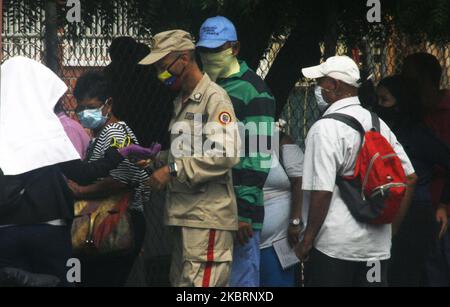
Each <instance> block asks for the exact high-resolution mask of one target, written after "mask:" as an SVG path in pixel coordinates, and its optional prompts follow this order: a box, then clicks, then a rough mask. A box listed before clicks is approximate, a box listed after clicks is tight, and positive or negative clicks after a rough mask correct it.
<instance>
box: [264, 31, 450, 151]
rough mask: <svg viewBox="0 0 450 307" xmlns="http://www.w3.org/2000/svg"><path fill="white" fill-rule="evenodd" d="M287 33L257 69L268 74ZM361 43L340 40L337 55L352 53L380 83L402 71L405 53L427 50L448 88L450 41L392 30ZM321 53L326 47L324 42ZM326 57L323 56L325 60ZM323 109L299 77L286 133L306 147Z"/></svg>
mask: <svg viewBox="0 0 450 307" xmlns="http://www.w3.org/2000/svg"><path fill="white" fill-rule="evenodd" d="M285 39H286V37H284V36H282V37H278V38H274V39H273V41H272V43H271V46H272V47H271V48H269V49H268V50H267V51H266V54H265V56H264V58H263V60H262V61H261V65H260V68H259V70H258V73H259V74H260V75H261V76H265V75H266V74H267V73H268V71H269V69H270V65H271V63H273V61H274V60H275V58H276V55H277V54H278V52H279V50H280V49H281V48H282V46H283V44H284V41H285ZM361 45H362V47H361V46H360V47H359V48H356V47H353V48H352V47H351V46H348V45H347V44H346V43H345V42H342V41H341V42H339V43H338V44H337V47H336V55H347V56H350V57H352V58H353V59H354V60H355V61H356V62H357V63H358V64H359V65H360V68H361V69H362V70H365V71H366V72H368V74H369V75H371V74H372V75H373V81H374V83H375V84H377V83H378V82H379V81H380V80H381V79H383V78H385V77H388V76H392V75H395V74H398V73H400V71H401V68H402V65H403V61H404V59H405V58H406V56H408V55H410V54H413V53H417V52H427V53H430V54H433V55H434V56H436V58H437V59H438V60H439V62H440V63H441V66H442V67H443V75H442V80H441V86H442V88H449V81H450V43H447V44H442V45H436V44H432V43H429V42H426V41H423V42H420V43H412V42H411V41H409V40H408V39H407V38H406V37H404V36H402V35H401V34H400V33H395V32H394V33H393V34H392V35H390V36H389V37H387V38H386V39H385V40H380V41H373V40H371V41H369V40H363V41H362V43H361ZM322 54H325V48H324V47H323V46H322ZM324 60H325V59H324V58H322V61H324ZM320 116H321V112H320V110H319V107H318V105H317V102H316V98H315V95H314V86H313V85H311V84H309V83H308V81H307V80H299V82H298V83H297V85H296V86H295V88H294V89H293V90H292V93H291V94H290V97H289V99H288V102H287V104H286V106H285V107H284V109H283V112H282V114H281V116H280V118H282V119H284V120H286V121H287V123H288V124H287V133H288V134H289V135H290V136H291V137H293V139H294V140H295V141H296V142H297V144H298V145H300V146H301V147H302V148H303V149H304V147H305V140H306V136H307V134H308V131H309V129H310V128H311V127H312V125H313V124H314V123H315V122H316V121H317V120H318V119H319V118H320Z"/></svg>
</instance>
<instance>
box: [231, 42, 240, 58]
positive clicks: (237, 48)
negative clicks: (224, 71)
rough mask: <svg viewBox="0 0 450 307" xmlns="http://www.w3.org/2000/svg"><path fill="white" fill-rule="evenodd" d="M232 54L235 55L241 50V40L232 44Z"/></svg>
mask: <svg viewBox="0 0 450 307" xmlns="http://www.w3.org/2000/svg"><path fill="white" fill-rule="evenodd" d="M232 48H233V55H234V56H235V57H237V56H238V55H239V52H241V42H239V41H237V42H235V43H234V44H233V47H232Z"/></svg>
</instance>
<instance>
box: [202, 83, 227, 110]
mask: <svg viewBox="0 0 450 307" xmlns="http://www.w3.org/2000/svg"><path fill="white" fill-rule="evenodd" d="M206 95H207V97H206V98H207V100H208V104H213V105H216V104H219V105H224V106H232V103H231V99H230V96H228V93H227V92H226V91H225V90H224V89H223V88H222V87H221V86H220V85H218V84H217V83H215V82H212V81H211V84H210V85H209V87H208V90H207V92H206Z"/></svg>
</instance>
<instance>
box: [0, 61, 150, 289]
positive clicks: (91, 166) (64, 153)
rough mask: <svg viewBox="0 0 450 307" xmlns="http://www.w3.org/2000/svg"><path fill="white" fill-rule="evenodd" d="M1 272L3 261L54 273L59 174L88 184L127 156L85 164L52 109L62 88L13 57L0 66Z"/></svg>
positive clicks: (62, 240) (59, 255)
mask: <svg viewBox="0 0 450 307" xmlns="http://www.w3.org/2000/svg"><path fill="white" fill-rule="evenodd" d="M0 77H1V92H0V94H1V95H0V99H1V100H0V270H1V269H2V268H6V267H10V268H17V269H22V270H25V271H28V272H32V273H38V274H47V275H53V276H56V277H58V278H59V279H60V280H61V282H62V283H63V284H64V283H65V279H66V270H67V268H66V263H67V261H68V259H69V258H70V256H71V236H70V224H71V221H72V219H73V215H74V213H73V195H72V193H71V191H70V190H69V188H68V186H67V183H66V178H68V179H71V180H73V181H75V182H77V183H78V184H82V185H88V184H91V183H92V182H93V181H95V180H96V179H97V178H101V177H106V176H107V175H108V174H109V171H110V170H112V169H114V168H115V167H117V165H118V164H119V163H120V162H122V161H123V160H124V158H125V157H126V156H128V155H130V154H133V155H136V154H141V155H147V157H148V156H149V155H151V152H149V151H147V150H146V149H143V148H141V147H139V146H135V145H132V146H130V147H128V148H125V149H121V150H119V151H117V150H116V149H113V148H111V149H109V150H108V151H107V152H106V154H105V158H104V159H101V160H98V161H96V162H92V163H85V162H82V161H81V160H80V156H79V154H78V153H77V151H76V150H75V148H74V146H73V145H72V143H71V141H70V140H69V138H68V136H67V135H66V133H65V131H64V129H63V126H62V125H61V123H60V121H59V119H58V117H57V115H56V114H55V113H54V112H53V109H54V106H55V105H56V103H57V101H58V99H60V98H61V96H62V95H64V93H65V92H66V90H67V86H66V85H65V84H64V82H63V81H61V79H59V78H58V77H57V76H56V75H55V74H54V73H53V72H52V71H51V70H49V69H48V68H47V67H45V66H44V65H42V64H40V63H38V62H36V61H34V60H31V59H27V58H24V57H15V58H12V59H10V60H8V61H6V62H5V63H4V64H3V65H2V66H1V75H0Z"/></svg>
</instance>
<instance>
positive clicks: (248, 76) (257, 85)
mask: <svg viewBox="0 0 450 307" xmlns="http://www.w3.org/2000/svg"><path fill="white" fill-rule="evenodd" d="M240 80H241V81H243V82H247V83H248V84H250V85H251V86H252V87H253V88H254V89H255V90H256V92H258V93H259V94H263V93H268V94H270V95H271V96H272V92H271V91H270V89H269V87H268V86H267V84H266V82H265V81H264V80H263V79H262V78H261V77H260V76H258V74H257V73H255V72H254V71H253V70H251V69H248V70H247V71H246V72H245V73H244V74H243V75H242V77H241V78H240ZM243 84H244V83H243Z"/></svg>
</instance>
